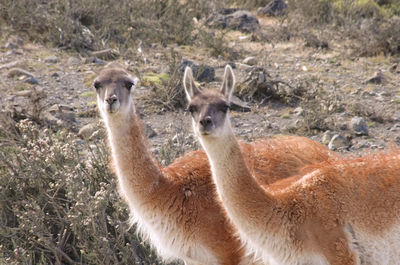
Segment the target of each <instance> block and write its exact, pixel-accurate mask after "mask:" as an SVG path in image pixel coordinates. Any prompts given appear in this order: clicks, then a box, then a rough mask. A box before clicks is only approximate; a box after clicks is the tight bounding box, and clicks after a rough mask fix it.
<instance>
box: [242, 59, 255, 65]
mask: <svg viewBox="0 0 400 265" xmlns="http://www.w3.org/2000/svg"><path fill="white" fill-rule="evenodd" d="M243 63H244V64H248V65H256V64H257V63H258V60H257V58H256V57H247V58H246V59H244V60H243Z"/></svg>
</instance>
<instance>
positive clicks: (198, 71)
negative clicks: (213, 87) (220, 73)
mask: <svg viewBox="0 0 400 265" xmlns="http://www.w3.org/2000/svg"><path fill="white" fill-rule="evenodd" d="M186 66H190V67H191V68H192V70H193V75H194V78H195V79H196V80H198V81H199V82H211V81H213V80H214V78H215V69H214V68H213V67H211V66H208V65H197V64H195V63H194V62H192V61H189V60H183V61H182V63H181V65H180V66H179V72H180V73H182V75H183V72H184V71H185V68H186Z"/></svg>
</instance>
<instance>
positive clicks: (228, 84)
mask: <svg viewBox="0 0 400 265" xmlns="http://www.w3.org/2000/svg"><path fill="white" fill-rule="evenodd" d="M234 87H235V75H234V74H233V70H232V67H231V66H230V65H229V64H227V65H226V66H225V73H224V81H223V82H222V86H221V92H222V94H224V95H225V97H226V98H227V99H228V100H229V101H230V100H231V96H232V92H233V88H234Z"/></svg>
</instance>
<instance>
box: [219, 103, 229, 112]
mask: <svg viewBox="0 0 400 265" xmlns="http://www.w3.org/2000/svg"><path fill="white" fill-rule="evenodd" d="M228 109H230V106H229V105H221V106H220V111H222V112H223V113H226V112H227V111H228Z"/></svg>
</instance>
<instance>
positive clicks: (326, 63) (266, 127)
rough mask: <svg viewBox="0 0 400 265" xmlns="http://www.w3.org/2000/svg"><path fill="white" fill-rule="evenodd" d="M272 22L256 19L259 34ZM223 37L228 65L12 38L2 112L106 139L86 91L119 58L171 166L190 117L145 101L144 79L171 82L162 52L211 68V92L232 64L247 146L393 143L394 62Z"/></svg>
mask: <svg viewBox="0 0 400 265" xmlns="http://www.w3.org/2000/svg"><path fill="white" fill-rule="evenodd" d="M270 23H271V20H270V19H260V26H261V27H263V26H265V27H266V26H268V25H269V24H270ZM226 38H227V39H228V40H229V43H227V46H228V47H229V48H230V49H232V50H233V51H235V52H237V53H238V54H239V55H238V56H236V57H237V58H235V59H234V60H224V59H222V58H221V57H220V58H215V57H211V56H210V55H209V53H208V51H207V50H206V49H197V48H193V47H178V46H176V45H173V46H169V47H165V48H164V47H160V46H158V45H153V46H152V47H151V48H143V50H141V52H138V53H137V54H136V55H135V56H133V57H131V58H121V57H118V55H115V54H112V53H113V51H111V50H109V51H104V52H100V53H97V54H92V55H93V56H87V57H80V56H79V55H77V54H73V53H68V52H65V51H60V50H57V49H53V48H46V47H43V46H41V45H38V44H34V43H30V42H28V41H26V40H22V39H21V38H19V37H18V36H11V37H10V38H8V39H7V40H4V41H3V43H0V47H1V48H0V77H1V78H0V91H1V97H0V106H1V111H2V113H3V115H11V116H12V117H13V119H14V120H18V119H22V118H24V117H30V118H32V119H36V120H37V121H39V122H41V123H45V124H48V125H50V126H52V127H53V128H56V129H59V128H67V129H68V130H71V131H72V132H74V133H76V135H77V141H84V140H88V139H89V140H88V141H91V140H95V139H96V137H104V135H103V134H102V133H99V129H100V128H101V127H102V125H101V123H99V122H98V121H99V115H98V113H97V109H96V97H95V93H94V90H93V88H92V86H91V85H92V80H93V78H94V76H95V75H96V73H97V72H98V71H99V70H101V69H102V68H103V67H104V66H105V64H106V63H108V62H109V61H112V59H110V58H116V60H117V61H119V62H120V63H122V64H124V65H125V66H126V67H127V68H128V69H129V70H131V72H132V73H133V74H134V75H139V77H140V79H141V82H140V84H139V87H138V88H137V90H136V91H135V93H134V97H135V101H136V102H137V104H138V105H139V108H140V110H141V112H142V114H143V120H144V122H145V123H146V124H147V125H148V126H146V133H147V134H148V137H149V139H150V142H151V146H152V150H153V151H154V152H155V153H157V154H158V155H159V158H160V160H163V162H164V163H168V162H170V160H171V159H172V158H173V157H169V154H167V155H166V153H168V151H169V150H172V149H179V150H178V151H175V152H177V154H178V153H181V152H183V151H185V150H187V149H191V148H198V144H197V143H196V140H195V137H193V135H192V132H191V125H190V124H191V123H190V117H189V115H187V114H186V113H185V112H184V111H183V109H182V108H178V109H177V110H175V111H170V110H165V109H163V107H160V106H157V103H149V100H148V98H147V100H144V99H146V97H149V95H150V94H151V93H150V91H151V90H152V87H154V86H152V84H153V85H154V83H153V81H154V80H153V81H152V80H151V78H150V79H149V73H151V76H153V77H154V76H155V77H156V78H157V76H158V77H159V76H161V77H162V76H163V75H166V76H167V77H168V75H170V74H171V73H170V71H171V69H170V68H169V66H168V63H169V62H168V60H169V59H168V58H167V56H165V54H168V53H169V50H170V49H174V50H175V52H178V53H179V54H181V56H182V58H183V59H186V60H190V61H192V62H194V63H195V64H197V65H201V64H205V65H207V66H209V67H210V69H213V71H214V70H215V78H214V76H211V77H210V78H208V79H207V77H206V78H205V80H206V81H204V82H200V84H201V86H203V87H216V86H218V85H219V83H220V79H221V76H222V73H223V68H224V66H225V65H226V64H227V63H230V64H231V65H232V66H234V72H235V74H236V76H237V82H238V88H237V91H236V92H237V93H236V95H237V96H239V97H240V98H241V101H240V102H239V104H241V105H243V106H244V107H243V106H242V108H237V110H236V111H233V113H232V120H233V124H234V126H235V131H236V133H237V134H238V135H240V136H241V137H242V138H243V139H245V140H252V139H254V138H259V137H269V136H272V135H276V134H298V135H306V136H308V137H311V138H312V139H315V140H317V141H320V142H323V143H324V144H326V145H329V147H330V148H331V149H334V150H338V151H340V152H346V153H356V154H359V153H365V152H368V151H369V150H371V149H385V148H388V147H389V146H390V144H400V134H399V132H400V87H399V84H400V63H399V59H398V58H392V57H385V56H383V55H382V56H377V57H370V58H357V57H352V56H351V52H350V51H348V49H347V48H346V46H345V44H342V43H340V42H334V41H332V42H331V43H330V45H329V48H328V49H323V48H321V47H320V48H315V47H307V46H306V45H305V43H304V41H291V42H279V43H274V44H270V43H264V42H261V41H254V40H252V35H251V33H243V32H241V31H235V30H232V31H229V32H228V34H227V36H226ZM146 78H147V79H146ZM179 78H181V77H179ZM148 80H150V81H148ZM154 82H156V83H157V82H158V81H157V80H155V81H154ZM263 84H264V85H265V86H263ZM243 87H247V88H248V89H250V90H252V88H257V87H259V88H260V89H259V90H256V89H255V90H254V91H253V92H255V94H254V95H253V97H252V98H250V97H249V95H252V92H251V91H250V92H248V91H247V92H248V93H247V94H246V93H244V92H243V90H241V89H242V88H243ZM263 87H269V88H271V87H272V88H273V89H275V90H274V91H275V92H274V93H275V94H274V93H272V92H271V91H269V92H268V91H267V90H268V89H266V90H265V91H266V92H265V93H262V92H263V91H262V88H263ZM273 89H272V90H273ZM270 90H271V89H270ZM297 90H301V93H297V92H296V91H297ZM260 91H261V92H260ZM242 92H243V93H242ZM267 92H268V93H269V94H268V93H267ZM257 93H259V95H258V96H256V94H257ZM260 93H261V96H260ZM151 95H153V97H155V96H156V95H154V93H153V94H151ZM150 102H151V101H150ZM151 104H153V106H152V105H151ZM100 132H101V130H100Z"/></svg>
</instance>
